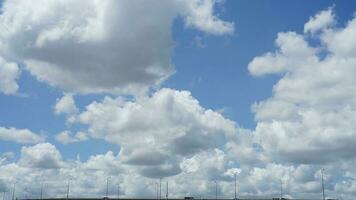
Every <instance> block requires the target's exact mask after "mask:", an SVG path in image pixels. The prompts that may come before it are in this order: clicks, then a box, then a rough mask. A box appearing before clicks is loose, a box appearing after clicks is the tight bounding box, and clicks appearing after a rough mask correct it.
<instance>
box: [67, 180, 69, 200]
mask: <svg viewBox="0 0 356 200" xmlns="http://www.w3.org/2000/svg"><path fill="white" fill-rule="evenodd" d="M69 187H70V179H68V182H67V200H68V199H69Z"/></svg>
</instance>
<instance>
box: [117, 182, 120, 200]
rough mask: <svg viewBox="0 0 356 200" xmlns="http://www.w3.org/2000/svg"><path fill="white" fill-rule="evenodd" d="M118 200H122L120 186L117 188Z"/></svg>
mask: <svg viewBox="0 0 356 200" xmlns="http://www.w3.org/2000/svg"><path fill="white" fill-rule="evenodd" d="M117 199H120V185H118V186H117Z"/></svg>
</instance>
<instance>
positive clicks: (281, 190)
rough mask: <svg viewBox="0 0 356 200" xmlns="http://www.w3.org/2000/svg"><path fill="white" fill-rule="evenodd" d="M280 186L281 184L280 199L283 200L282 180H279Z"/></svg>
mask: <svg viewBox="0 0 356 200" xmlns="http://www.w3.org/2000/svg"><path fill="white" fill-rule="evenodd" d="M280 184H281V199H283V182H282V179H281V180H280Z"/></svg>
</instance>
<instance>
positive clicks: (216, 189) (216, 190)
mask: <svg viewBox="0 0 356 200" xmlns="http://www.w3.org/2000/svg"><path fill="white" fill-rule="evenodd" d="M214 182H215V200H218V182H217V181H214Z"/></svg>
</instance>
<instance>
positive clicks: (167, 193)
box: [166, 181, 168, 200]
mask: <svg viewBox="0 0 356 200" xmlns="http://www.w3.org/2000/svg"><path fill="white" fill-rule="evenodd" d="M166 199H167V200H168V181H167V184H166Z"/></svg>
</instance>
